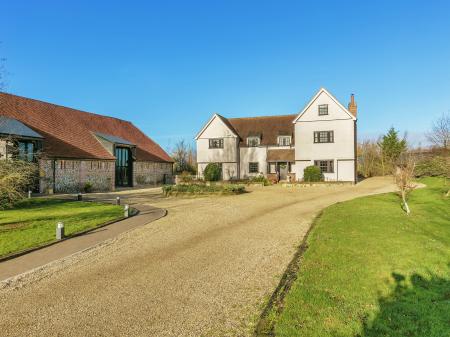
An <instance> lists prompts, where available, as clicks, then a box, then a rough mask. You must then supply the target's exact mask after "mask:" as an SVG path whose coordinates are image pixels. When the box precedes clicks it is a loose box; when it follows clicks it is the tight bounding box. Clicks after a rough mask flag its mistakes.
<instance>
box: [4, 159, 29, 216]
mask: <svg viewBox="0 0 450 337" xmlns="http://www.w3.org/2000/svg"><path fill="white" fill-rule="evenodd" d="M36 174H37V167H36V165H35V164H34V163H29V162H25V161H21V160H0V209H4V208H6V207H11V206H13V205H14V204H15V203H16V202H17V201H19V200H21V199H23V198H24V197H25V193H26V191H27V190H28V188H30V186H31V185H32V184H33V182H34V180H35V179H36Z"/></svg>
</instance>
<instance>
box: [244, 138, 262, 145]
mask: <svg viewBox="0 0 450 337" xmlns="http://www.w3.org/2000/svg"><path fill="white" fill-rule="evenodd" d="M259 144H260V138H259V137H256V136H252V137H247V146H249V147H257V146H259Z"/></svg>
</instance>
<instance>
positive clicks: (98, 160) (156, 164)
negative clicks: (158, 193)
mask: <svg viewBox="0 0 450 337" xmlns="http://www.w3.org/2000/svg"><path fill="white" fill-rule="evenodd" d="M0 137H1V138H0V160H1V159H7V158H10V157H12V156H17V157H19V158H21V159H23V160H27V161H35V162H37V163H38V164H39V179H37V180H36V185H35V190H36V191H39V192H41V193H44V192H52V191H54V192H78V191H82V190H83V188H84V187H85V186H90V187H91V188H92V190H94V191H111V190H114V189H115V188H116V187H122V186H127V187H131V186H137V185H148V184H159V183H164V182H166V181H169V180H170V179H171V176H172V159H171V158H170V157H169V155H168V154H167V153H166V152H165V151H164V150H163V149H162V148H161V147H160V146H159V145H158V144H156V143H155V142H154V141H153V140H151V139H150V138H149V137H147V136H146V135H145V134H144V133H143V132H142V131H140V130H139V129H138V128H137V127H136V126H134V125H133V124H132V123H131V122H128V121H124V120H121V119H117V118H113V117H107V116H101V115H97V114H93V113H88V112H83V111H79V110H75V109H71V108H67V107H62V106H59V105H55V104H50V103H45V102H41V101H37V100H34V99H29V98H24V97H19V96H15V95H11V94H6V93H0Z"/></svg>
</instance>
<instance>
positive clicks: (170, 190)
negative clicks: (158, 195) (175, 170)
mask: <svg viewBox="0 0 450 337" xmlns="http://www.w3.org/2000/svg"><path fill="white" fill-rule="evenodd" d="M163 192H164V195H166V196H169V195H172V194H175V195H177V194H192V195H196V194H241V193H244V192H245V187H244V186H243V185H236V184H226V185H209V186H208V185H205V184H183V185H165V186H163Z"/></svg>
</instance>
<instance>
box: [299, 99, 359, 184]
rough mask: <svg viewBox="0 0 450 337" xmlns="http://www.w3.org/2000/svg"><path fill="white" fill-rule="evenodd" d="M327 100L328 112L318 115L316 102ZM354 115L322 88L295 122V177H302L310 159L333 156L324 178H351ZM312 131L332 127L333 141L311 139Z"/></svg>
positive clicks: (311, 162)
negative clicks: (331, 166) (328, 170)
mask: <svg viewBox="0 0 450 337" xmlns="http://www.w3.org/2000/svg"><path fill="white" fill-rule="evenodd" d="M321 104H328V115H325V116H319V105H321ZM354 123H355V121H354V119H353V118H352V116H351V115H349V113H348V112H347V111H345V110H344V109H343V108H342V107H341V106H339V104H338V103H336V101H335V100H334V99H333V98H332V97H331V96H330V95H328V93H327V92H326V91H322V92H321V93H320V94H319V96H318V97H317V98H316V99H315V100H314V101H313V102H312V103H311V104H310V105H309V106H308V107H307V108H306V110H305V111H304V112H303V114H302V115H301V116H300V117H299V118H298V119H297V122H296V123H295V160H296V167H295V170H296V172H295V173H296V178H297V179H302V178H303V170H304V168H305V167H306V166H309V165H314V160H333V161H334V172H333V173H324V176H325V179H326V180H331V181H336V180H340V181H354V179H355V172H354V163H355V162H354V160H355V153H354V151H355V150H354V149H355V144H354V141H355V137H354V132H355V130H354ZM314 131H333V132H334V142H333V143H314Z"/></svg>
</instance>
